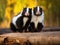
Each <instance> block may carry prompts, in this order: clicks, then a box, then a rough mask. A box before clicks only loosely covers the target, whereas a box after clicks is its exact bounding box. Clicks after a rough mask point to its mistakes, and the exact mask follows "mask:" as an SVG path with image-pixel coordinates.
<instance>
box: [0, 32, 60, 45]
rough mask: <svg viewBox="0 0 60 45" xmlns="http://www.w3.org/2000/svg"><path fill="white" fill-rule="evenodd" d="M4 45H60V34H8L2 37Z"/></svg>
mask: <svg viewBox="0 0 60 45" xmlns="http://www.w3.org/2000/svg"><path fill="white" fill-rule="evenodd" d="M0 44H2V45H14V44H16V45H60V32H40V33H7V34H3V35H0Z"/></svg>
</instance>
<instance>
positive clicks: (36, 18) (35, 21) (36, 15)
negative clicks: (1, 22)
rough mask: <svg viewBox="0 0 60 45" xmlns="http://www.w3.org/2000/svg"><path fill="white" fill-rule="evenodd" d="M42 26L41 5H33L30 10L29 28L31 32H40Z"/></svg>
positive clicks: (42, 13) (42, 14)
mask: <svg viewBox="0 0 60 45" xmlns="http://www.w3.org/2000/svg"><path fill="white" fill-rule="evenodd" d="M43 26H44V12H43V10H42V8H41V7H39V6H37V7H34V8H33V10H32V19H31V23H30V27H29V30H30V31H31V32H40V31H41V30H42V28H43Z"/></svg>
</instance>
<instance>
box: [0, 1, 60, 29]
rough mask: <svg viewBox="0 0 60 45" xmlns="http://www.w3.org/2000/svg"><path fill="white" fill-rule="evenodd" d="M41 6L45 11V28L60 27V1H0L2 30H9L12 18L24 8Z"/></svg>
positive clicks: (0, 26)
mask: <svg viewBox="0 0 60 45" xmlns="http://www.w3.org/2000/svg"><path fill="white" fill-rule="evenodd" d="M37 5H39V6H40V7H42V9H43V10H44V13H45V15H44V26H45V27H59V26H60V0H0V28H9V27H10V22H11V19H12V17H14V16H15V15H17V14H18V13H19V12H20V11H21V10H22V9H23V8H24V7H30V8H33V7H35V6H37Z"/></svg>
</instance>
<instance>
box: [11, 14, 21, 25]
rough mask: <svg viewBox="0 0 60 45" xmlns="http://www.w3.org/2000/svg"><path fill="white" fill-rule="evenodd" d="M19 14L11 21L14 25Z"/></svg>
mask: <svg viewBox="0 0 60 45" xmlns="http://www.w3.org/2000/svg"><path fill="white" fill-rule="evenodd" d="M20 16H21V14H19V15H17V16H15V17H13V19H12V23H13V24H14V25H16V21H17V19H18V18H19V17H20Z"/></svg>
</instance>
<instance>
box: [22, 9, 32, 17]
mask: <svg viewBox="0 0 60 45" xmlns="http://www.w3.org/2000/svg"><path fill="white" fill-rule="evenodd" d="M31 15H32V9H31V8H23V11H22V16H24V17H29V16H31Z"/></svg>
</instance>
